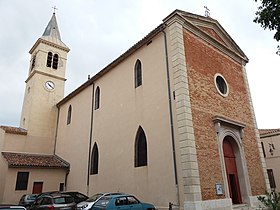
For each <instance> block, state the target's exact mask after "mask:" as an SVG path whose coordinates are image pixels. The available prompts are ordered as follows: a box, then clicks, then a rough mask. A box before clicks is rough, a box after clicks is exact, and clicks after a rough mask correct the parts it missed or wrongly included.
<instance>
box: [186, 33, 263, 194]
mask: <svg viewBox="0 0 280 210" xmlns="http://www.w3.org/2000/svg"><path fill="white" fill-rule="evenodd" d="M210 35H211V34H210ZM216 36H217V35H216ZM184 44H185V55H186V63H187V69H188V80H189V93H190V101H191V107H192V118H193V124H194V135H195V139H196V150H197V159H198V167H199V174H200V183H201V194H202V199H203V200H209V199H219V198H224V196H217V195H216V194H215V187H214V186H215V183H220V182H222V179H223V178H222V170H221V162H220V159H219V152H218V141H217V137H216V133H215V129H214V123H213V120H212V119H213V117H214V116H216V115H218V116H223V117H225V118H227V119H231V120H234V121H237V122H242V123H243V124H245V129H244V137H243V139H242V146H243V149H244V152H245V158H246V162H247V167H248V175H249V180H250V185H251V190H252V195H258V194H262V193H264V192H265V189H266V188H265V183H264V175H263V171H262V166H261V164H260V156H259V150H258V146H257V140H256V135H255V130H254V122H253V117H252V113H251V110H250V103H249V101H248V98H249V97H248V93H247V89H246V84H245V82H244V79H242V78H243V67H242V64H240V63H238V62H236V61H235V60H233V59H232V58H230V57H229V56H227V55H225V54H223V53H221V52H220V51H218V50H217V49H216V48H215V47H214V46H211V45H209V44H208V43H206V42H205V41H203V40H202V39H201V38H199V37H197V36H195V35H193V34H192V33H190V32H188V31H187V30H184ZM216 73H219V74H221V75H222V76H223V77H224V78H225V80H226V81H227V83H228V87H229V94H228V96H227V97H223V96H221V95H220V94H219V93H218V91H217V89H216V87H215V81H214V76H215V74H216Z"/></svg>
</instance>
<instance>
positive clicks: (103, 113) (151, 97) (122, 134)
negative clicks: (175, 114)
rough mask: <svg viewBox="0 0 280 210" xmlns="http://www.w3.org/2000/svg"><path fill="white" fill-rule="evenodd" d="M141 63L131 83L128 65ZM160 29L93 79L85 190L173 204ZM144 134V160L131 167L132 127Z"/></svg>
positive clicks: (168, 127) (134, 131)
mask: <svg viewBox="0 0 280 210" xmlns="http://www.w3.org/2000/svg"><path fill="white" fill-rule="evenodd" d="M137 59H139V60H140V61H141V63H142V81H143V82H142V85H141V86H139V87H137V88H135V84H134V66H135V63H136V61H137ZM165 64H166V61H165V49H164V37H163V33H160V34H159V35H157V37H155V38H153V39H152V43H151V44H149V45H148V46H146V45H144V46H143V47H142V48H141V49H139V50H138V51H137V52H135V53H133V54H132V55H131V56H130V57H128V58H127V59H126V60H125V61H124V62H122V63H120V64H119V65H118V66H116V67H115V68H114V69H112V70H111V71H110V72H109V73H107V74H106V75H104V76H103V77H101V78H100V79H98V80H97V81H96V82H95V86H99V87H100V90H101V104H100V108H99V109H98V110H95V111H94V129H93V136H94V139H93V144H94V142H96V143H97V146H98V149H99V160H100V161H99V173H98V174H97V175H91V176H90V194H93V193H95V192H98V191H120V192H126V193H132V194H135V195H136V196H137V197H139V198H140V199H142V200H145V201H148V202H153V203H154V204H155V205H156V206H157V207H158V208H161V207H167V206H168V202H169V201H172V202H173V203H177V197H176V188H175V181H174V180H175V178H174V171H173V159H172V148H171V133H170V118H169V107H168V89H167V78H166V65H165ZM139 126H141V127H142V128H143V130H144V132H145V134H146V138H147V150H148V165H147V166H144V167H134V155H135V154H134V146H135V137H136V132H137V130H138V127H139Z"/></svg>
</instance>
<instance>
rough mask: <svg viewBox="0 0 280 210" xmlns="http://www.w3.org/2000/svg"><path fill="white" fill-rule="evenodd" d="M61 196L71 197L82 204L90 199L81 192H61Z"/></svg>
mask: <svg viewBox="0 0 280 210" xmlns="http://www.w3.org/2000/svg"><path fill="white" fill-rule="evenodd" d="M60 193H61V194H67V195H71V196H72V197H73V198H74V201H75V203H80V202H82V201H85V200H87V199H88V198H89V197H88V196H86V195H84V194H83V193H80V192H60Z"/></svg>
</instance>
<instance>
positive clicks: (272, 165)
mask: <svg viewBox="0 0 280 210" xmlns="http://www.w3.org/2000/svg"><path fill="white" fill-rule="evenodd" d="M259 132H260V137H261V145H262V151H263V155H264V158H265V162H266V166H267V174H268V178H269V184H270V188H271V189H273V190H275V191H276V192H279V191H280V165H279V163H280V151H279V148H280V129H279V128H278V129H259Z"/></svg>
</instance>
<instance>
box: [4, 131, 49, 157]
mask: <svg viewBox="0 0 280 210" xmlns="http://www.w3.org/2000/svg"><path fill="white" fill-rule="evenodd" d="M1 151H5V152H29V153H36V154H39V153H43V154H53V139H50V138H44V137H35V136H26V135H16V134H9V133H6V134H5V141H4V145H3V149H2V150H1Z"/></svg>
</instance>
